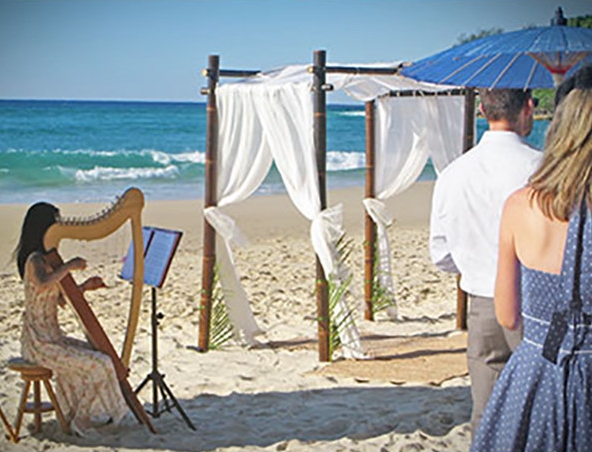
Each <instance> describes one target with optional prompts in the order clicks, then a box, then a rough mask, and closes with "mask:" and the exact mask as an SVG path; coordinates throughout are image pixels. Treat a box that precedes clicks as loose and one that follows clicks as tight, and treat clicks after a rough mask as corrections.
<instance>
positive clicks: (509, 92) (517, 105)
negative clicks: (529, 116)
mask: <svg viewBox="0 0 592 452" xmlns="http://www.w3.org/2000/svg"><path fill="white" fill-rule="evenodd" d="M479 97H480V98H481V105H482V108H483V114H484V115H485V117H486V118H487V119H488V120H490V121H500V120H502V119H506V120H507V121H509V122H515V121H516V120H517V119H518V115H519V114H520V110H522V107H524V105H525V104H526V102H527V101H528V99H530V98H531V92H530V90H529V89H528V90H523V89H480V90H479Z"/></svg>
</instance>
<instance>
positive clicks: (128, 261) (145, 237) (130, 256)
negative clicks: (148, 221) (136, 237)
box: [119, 227, 152, 281]
mask: <svg viewBox="0 0 592 452" xmlns="http://www.w3.org/2000/svg"><path fill="white" fill-rule="evenodd" d="M151 238H152V228H146V227H144V228H142V241H143V242H144V256H146V249H147V248H148V244H149V243H150V239H151ZM119 276H120V277H121V278H122V279H125V280H126V281H131V280H132V279H133V278H134V242H133V240H132V242H131V243H130V246H129V248H128V250H127V254H126V255H125V258H124V261H123V267H122V268H121V274H120V275H119Z"/></svg>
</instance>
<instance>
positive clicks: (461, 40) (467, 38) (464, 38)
mask: <svg viewBox="0 0 592 452" xmlns="http://www.w3.org/2000/svg"><path fill="white" fill-rule="evenodd" d="M503 32H504V29H503V28H497V27H494V28H488V29H486V30H478V31H477V32H475V33H471V34H469V35H467V34H466V33H463V34H461V35H460V36H459V37H458V38H457V40H456V43H457V44H466V43H467V42H471V41H474V40H476V39H481V38H485V37H486V36H493V35H499V34H500V33H503Z"/></svg>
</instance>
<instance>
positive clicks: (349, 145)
mask: <svg viewBox="0 0 592 452" xmlns="http://www.w3.org/2000/svg"><path fill="white" fill-rule="evenodd" d="M547 125H548V121H537V122H536V123H535V130H534V131H533V134H531V137H530V141H531V142H532V143H533V144H534V145H535V146H537V147H541V146H542V144H543V139H544V133H545V130H546V128H547ZM485 128H486V123H485V122H484V121H483V120H478V122H477V131H478V136H480V135H481V134H482V133H483V131H484V130H485ZM205 134H206V115H205V104H203V103H165V102H158V103H151V102H86V101H6V100H5V101H0V203H26V204H29V203H32V202H35V201H39V200H46V201H49V202H55V203H63V202H110V201H112V200H113V199H114V198H115V196H117V195H119V194H121V193H122V192H123V190H124V189H125V188H127V187H129V186H132V185H133V186H137V187H139V188H140V189H142V191H143V192H144V194H145V195H146V197H147V199H199V198H202V197H203V193H204V162H205V155H204V150H205V141H206V140H205ZM364 146H365V136H364V109H363V106H361V105H329V106H328V108H327V151H328V152H327V171H328V174H327V183H328V185H329V188H339V187H348V186H363V185H364V164H365V156H364ZM434 178H435V173H434V170H433V168H432V167H431V164H429V163H428V165H427V166H426V168H424V171H423V173H422V175H421V179H424V180H431V179H434ZM282 190H283V187H282V183H281V180H280V178H279V175H278V174H277V171H275V170H274V169H272V171H271V172H270V174H269V175H268V177H267V179H266V181H265V183H264V184H263V186H262V187H261V188H260V189H259V192H258V193H259V194H265V193H274V192H280V191H282Z"/></svg>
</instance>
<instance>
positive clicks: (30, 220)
mask: <svg viewBox="0 0 592 452" xmlns="http://www.w3.org/2000/svg"><path fill="white" fill-rule="evenodd" d="M59 212H60V211H59V210H58V208H57V207H56V206H54V205H52V204H48V203H46V202H38V203H36V204H33V205H32V206H31V207H29V210H27V214H26V215H25V220H24V221H23V227H22V229H21V238H20V240H19V243H18V245H17V247H16V249H15V250H14V255H15V256H16V265H17V267H18V272H19V275H20V276H21V278H23V277H24V275H25V263H26V262H27V258H28V257H29V255H30V254H31V253H34V252H35V251H41V252H44V251H45V248H44V246H43V236H44V235H45V232H46V231H47V230H48V229H49V227H50V226H51V225H52V224H54V223H55V222H56V221H57V217H58V215H59Z"/></svg>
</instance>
